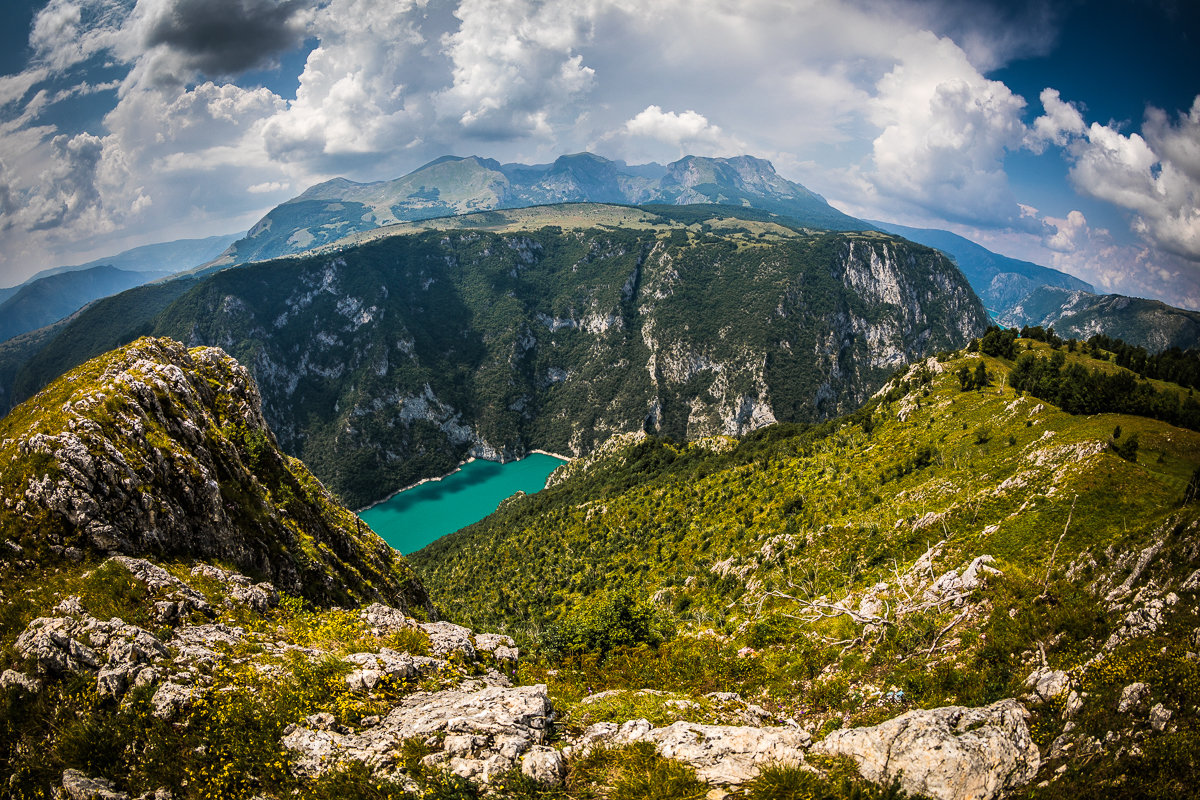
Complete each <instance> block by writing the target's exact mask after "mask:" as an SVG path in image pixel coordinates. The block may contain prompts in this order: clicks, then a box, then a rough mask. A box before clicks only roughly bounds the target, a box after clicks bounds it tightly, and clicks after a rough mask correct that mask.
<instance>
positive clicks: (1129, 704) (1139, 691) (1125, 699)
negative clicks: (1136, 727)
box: [1117, 681, 1150, 714]
mask: <svg viewBox="0 0 1200 800" xmlns="http://www.w3.org/2000/svg"><path fill="white" fill-rule="evenodd" d="M1149 693H1150V687H1149V686H1147V685H1146V684H1144V683H1142V682H1141V681H1138V682H1137V683H1131V684H1129V685H1128V686H1126V687H1125V688H1124V689H1122V690H1121V699H1120V701H1119V702H1118V703H1117V711H1119V712H1120V713H1122V714H1124V713H1126V712H1127V711H1130V710H1132V709H1133V708H1135V707H1136V706H1137V705H1138V704H1139V703H1141V702H1142V700H1143V699H1144V698H1145V697H1146V695H1147V694H1149Z"/></svg>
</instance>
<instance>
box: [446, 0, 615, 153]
mask: <svg viewBox="0 0 1200 800" xmlns="http://www.w3.org/2000/svg"><path fill="white" fill-rule="evenodd" d="M454 16H456V17H457V18H458V19H459V21H460V25H459V28H458V30H457V31H455V32H453V33H450V34H448V35H446V36H445V38H444V39H443V42H444V44H445V52H446V54H447V55H448V56H449V57H450V59H451V61H452V62H453V65H454V66H453V70H452V80H453V83H452V85H451V86H450V87H449V88H447V89H446V90H445V91H443V92H441V93H440V94H439V95H438V97H437V99H436V103H437V106H438V110H439V112H440V113H441V114H442V115H446V116H449V117H451V118H453V119H454V120H456V121H457V123H458V124H459V125H461V127H462V130H463V132H464V133H465V134H466V135H468V136H474V137H478V138H480V139H484V140H505V139H514V138H517V137H521V136H541V137H547V136H550V135H552V134H553V132H554V123H555V116H556V112H557V111H559V110H560V109H562V108H563V106H564V104H566V103H569V102H570V101H571V100H572V99H574V98H575V97H577V96H579V95H580V94H582V93H583V92H585V91H586V90H588V89H589V88H590V87H591V85H592V81H593V78H594V77H595V71H594V70H593V69H592V68H591V67H589V66H587V65H586V64H584V63H583V57H582V56H581V55H580V54H579V53H577V52H576V48H577V47H578V45H579V44H581V43H582V42H584V41H586V40H587V39H588V37H589V34H590V24H589V17H590V13H589V7H588V4H586V3H582V4H575V3H558V2H545V1H544V0H461V2H460V3H459V5H458V8H457V9H456V10H455V11H454ZM568 119H570V118H568Z"/></svg>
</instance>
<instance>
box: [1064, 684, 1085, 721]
mask: <svg viewBox="0 0 1200 800" xmlns="http://www.w3.org/2000/svg"><path fill="white" fill-rule="evenodd" d="M1083 698H1084V695H1081V694H1080V693H1079V692H1076V691H1075V690H1074V689H1072V690H1071V693H1070V694H1069V695H1067V703H1066V705H1065V706H1063V719H1075V717H1077V716H1078V715H1079V711H1080V709H1082V708H1083Z"/></svg>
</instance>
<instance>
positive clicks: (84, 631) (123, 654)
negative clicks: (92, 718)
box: [16, 615, 168, 698]
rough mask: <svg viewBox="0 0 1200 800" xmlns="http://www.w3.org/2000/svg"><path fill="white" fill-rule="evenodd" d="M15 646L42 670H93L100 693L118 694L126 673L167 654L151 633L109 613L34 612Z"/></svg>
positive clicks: (72, 672)
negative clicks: (41, 614)
mask: <svg viewBox="0 0 1200 800" xmlns="http://www.w3.org/2000/svg"><path fill="white" fill-rule="evenodd" d="M16 647H17V652H19V653H20V654H21V655H23V656H25V657H26V658H31V659H34V660H36V661H37V665H38V671H39V672H42V673H43V674H48V675H63V674H82V673H94V674H96V675H97V689H98V690H99V691H100V693H101V694H105V695H111V696H113V697H118V698H119V697H120V696H121V695H122V694H124V692H125V688H126V686H127V684H128V682H129V679H130V677H131V676H132V675H136V674H137V673H138V672H139V671H140V670H141V668H142V667H144V666H148V665H150V664H151V663H153V662H154V661H156V660H158V659H162V658H164V657H166V656H167V655H168V651H167V648H166V647H165V646H164V645H163V643H162V642H160V641H159V640H158V639H157V638H156V637H155V636H154V634H152V633H150V632H149V631H147V630H145V629H143V628H139V627H137V626H136V625H129V624H127V623H125V622H123V621H122V620H120V619H118V618H116V617H114V618H112V619H111V620H108V621H107V622H104V621H101V620H98V619H95V618H94V617H89V616H86V615H85V616H84V617H82V618H74V617H39V618H37V619H35V620H33V622H30V623H29V625H28V626H27V627H26V628H25V631H24V632H23V633H22V634H21V635H20V636H18V637H17V642H16Z"/></svg>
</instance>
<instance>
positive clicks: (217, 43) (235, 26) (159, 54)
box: [127, 0, 309, 84]
mask: <svg viewBox="0 0 1200 800" xmlns="http://www.w3.org/2000/svg"><path fill="white" fill-rule="evenodd" d="M308 5H309V3H308V2H307V0H139V2H138V5H137V9H136V11H135V13H134V15H133V19H132V21H131V25H130V33H131V36H130V41H129V44H128V45H127V46H128V47H133V48H136V52H138V53H143V52H149V53H151V54H152V55H153V58H152V64H153V68H152V69H149V70H146V72H145V74H144V79H145V80H148V81H150V82H151V83H155V84H158V83H180V84H182V83H186V82H187V80H188V79H189V77H190V76H191V75H192V74H194V73H196V72H199V73H202V74H204V75H207V76H210V77H219V76H229V75H237V74H238V73H241V72H244V71H245V70H248V69H252V68H255V67H263V66H268V65H270V64H273V63H275V60H276V59H277V57H278V56H279V54H281V53H283V52H286V51H288V50H291V49H293V48H295V47H297V46H298V45H299V44H300V42H301V40H302V39H303V36H304V14H303V13H302V12H304V11H305V10H306V9H307V6H308Z"/></svg>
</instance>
